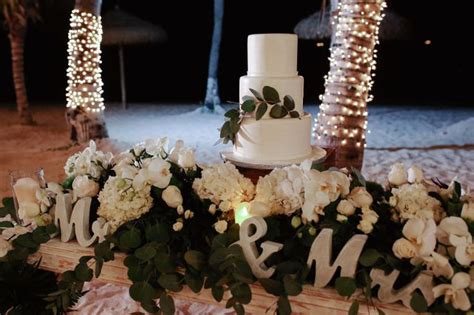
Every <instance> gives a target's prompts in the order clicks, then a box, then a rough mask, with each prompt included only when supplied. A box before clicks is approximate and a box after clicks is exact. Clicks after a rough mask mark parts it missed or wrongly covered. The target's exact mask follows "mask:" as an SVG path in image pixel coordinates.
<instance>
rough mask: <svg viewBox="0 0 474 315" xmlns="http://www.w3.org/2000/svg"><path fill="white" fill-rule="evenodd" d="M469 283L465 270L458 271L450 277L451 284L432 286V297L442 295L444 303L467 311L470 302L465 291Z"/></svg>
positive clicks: (469, 279)
mask: <svg viewBox="0 0 474 315" xmlns="http://www.w3.org/2000/svg"><path fill="white" fill-rule="evenodd" d="M470 284H471V277H470V276H469V274H467V273H465V272H458V273H456V274H455V275H454V277H453V278H452V279H451V284H440V285H437V286H436V287H434V288H433V293H434V297H435V298H438V297H440V296H442V295H444V303H447V304H448V303H451V304H452V305H453V307H454V308H455V309H458V310H462V311H468V310H469V309H470V308H471V302H470V301H469V297H468V295H467V293H466V291H465V289H467V288H468V287H469V285H470Z"/></svg>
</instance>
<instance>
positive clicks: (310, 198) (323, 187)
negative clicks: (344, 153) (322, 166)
mask: <svg viewBox="0 0 474 315" xmlns="http://www.w3.org/2000/svg"><path fill="white" fill-rule="evenodd" d="M349 186H350V181H349V178H348V177H347V176H346V175H345V174H344V173H342V172H339V171H324V172H319V171H317V170H314V169H312V170H309V171H308V172H307V173H306V177H305V182H304V204H303V207H302V209H303V215H302V218H303V220H304V221H306V222H311V221H314V222H317V220H319V215H324V208H325V207H326V206H327V205H329V204H330V203H331V202H333V201H336V200H337V199H338V198H339V197H340V196H342V197H344V196H346V195H347V194H348V193H349Z"/></svg>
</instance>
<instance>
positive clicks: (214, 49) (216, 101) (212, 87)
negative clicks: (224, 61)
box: [204, 0, 224, 111]
mask: <svg viewBox="0 0 474 315" xmlns="http://www.w3.org/2000/svg"><path fill="white" fill-rule="evenodd" d="M223 16H224V0H214V30H213V32H212V45H211V53H210V56H209V74H208V77H207V90H206V98H205V100H204V105H205V107H206V109H208V110H209V111H214V109H215V108H214V107H215V106H216V105H220V103H221V99H220V97H219V85H218V81H217V71H218V68H219V49H220V45H221V38H222V18H223Z"/></svg>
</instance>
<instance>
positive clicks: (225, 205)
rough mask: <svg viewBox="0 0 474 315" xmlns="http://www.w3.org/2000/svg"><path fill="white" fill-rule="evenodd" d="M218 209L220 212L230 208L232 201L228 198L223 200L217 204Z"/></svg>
mask: <svg viewBox="0 0 474 315" xmlns="http://www.w3.org/2000/svg"><path fill="white" fill-rule="evenodd" d="M219 209H221V211H222V212H228V211H230V210H232V203H231V202H230V201H228V200H224V201H222V202H221V203H220V204H219Z"/></svg>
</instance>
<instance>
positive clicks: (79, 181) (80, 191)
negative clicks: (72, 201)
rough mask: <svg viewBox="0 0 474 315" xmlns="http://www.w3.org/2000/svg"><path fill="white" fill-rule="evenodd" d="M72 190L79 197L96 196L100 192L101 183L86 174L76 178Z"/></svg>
mask: <svg viewBox="0 0 474 315" xmlns="http://www.w3.org/2000/svg"><path fill="white" fill-rule="evenodd" d="M72 190H73V191H74V195H75V196H76V197H77V198H83V197H94V196H97V194H98V193H99V184H98V183H97V182H95V181H93V180H92V179H89V177H87V176H86V175H81V176H77V177H76V178H74V181H73V182H72Z"/></svg>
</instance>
